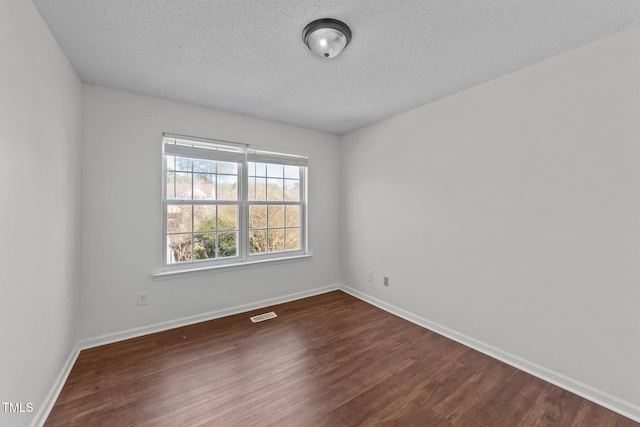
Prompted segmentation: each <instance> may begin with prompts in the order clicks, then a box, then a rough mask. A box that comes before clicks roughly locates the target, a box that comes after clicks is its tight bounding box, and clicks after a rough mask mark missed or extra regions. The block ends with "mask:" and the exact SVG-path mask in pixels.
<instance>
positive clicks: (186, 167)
mask: <svg viewBox="0 0 640 427" xmlns="http://www.w3.org/2000/svg"><path fill="white" fill-rule="evenodd" d="M192 163H193V162H192V161H191V159H190V158H188V157H176V170H177V171H180V172H191V164H192Z"/></svg>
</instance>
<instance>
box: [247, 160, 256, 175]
mask: <svg viewBox="0 0 640 427" xmlns="http://www.w3.org/2000/svg"><path fill="white" fill-rule="evenodd" d="M247 176H256V164H255V162H247Z"/></svg>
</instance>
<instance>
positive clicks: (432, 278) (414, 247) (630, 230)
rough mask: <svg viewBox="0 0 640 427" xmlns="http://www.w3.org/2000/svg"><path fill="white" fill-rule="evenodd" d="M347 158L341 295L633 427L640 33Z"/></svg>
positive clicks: (550, 66) (439, 111)
mask: <svg viewBox="0 0 640 427" xmlns="http://www.w3.org/2000/svg"><path fill="white" fill-rule="evenodd" d="M425 78H428V76H425ZM341 152H342V156H343V163H342V179H343V183H344V184H343V185H342V187H341V188H342V195H341V212H342V215H341V216H342V219H343V222H342V224H341V227H342V239H341V245H342V254H343V260H342V274H341V279H342V282H343V283H344V284H345V285H347V286H349V287H351V288H353V289H354V290H356V291H357V292H362V293H363V294H365V295H367V296H368V297H373V298H377V299H378V300H380V301H381V302H383V303H385V304H390V305H393V306H395V307H397V308H399V309H402V310H406V311H407V312H409V313H411V314H412V315H415V316H417V317H421V318H423V319H426V320H427V321H428V322H431V323H433V324H436V325H441V326H442V327H443V328H445V329H447V330H449V331H451V332H453V333H455V334H459V335H458V336H460V337H465V336H466V337H468V338H469V339H470V340H471V341H475V342H476V343H482V344H483V345H484V347H485V348H487V349H491V348H493V349H494V350H496V351H497V352H498V353H501V354H503V355H505V354H506V355H510V356H513V357H512V360H520V361H521V362H522V361H524V362H527V363H525V364H527V365H528V366H529V367H530V368H533V370H534V371H535V370H536V369H538V368H539V369H538V371H539V372H541V373H543V374H545V375H547V376H552V377H554V378H555V379H556V380H558V381H559V382H564V384H565V385H569V386H571V387H573V388H574V389H577V390H578V391H581V392H584V393H590V394H591V395H592V396H595V397H596V398H597V399H600V401H602V402H604V403H606V404H610V405H613V406H616V407H617V408H618V409H620V408H622V409H623V410H625V411H627V413H629V414H632V415H634V416H635V417H640V385H639V384H640V369H639V368H638V361H639V360H640V28H635V29H632V30H630V31H626V32H623V33H619V34H617V35H615V36H612V37H610V38H607V39H604V40H601V41H599V42H597V43H595V44H592V45H589V46H587V47H584V48H581V49H579V50H576V51H573V52H570V53H567V54H564V55H562V56H559V57H555V58H552V59H550V60H547V61H544V62H542V63H539V64H537V65H535V66H533V67H530V68H527V69H524V70H521V71H518V72H516V73H513V74H511V75H508V76H505V77H502V78H499V79H497V80H495V81H492V82H490V83H487V84H484V85H481V86H478V87H476V88H473V89H470V90H467V91H465V92H462V93H459V94H456V95H455V96H451V97H449V98H446V99H443V100H441V101H439V102H436V103H433V104H431V105H427V106H424V107H421V108H418V109H415V110H412V111H409V112H407V113H404V114H402V115H399V116H397V117H394V118H391V119H388V120H386V121H383V122H380V123H377V124H374V125H372V126H369V127H366V128H364V129H361V130H358V131H355V132H352V133H349V134H347V135H345V136H344V140H343V146H342V151H341ZM367 270H372V271H373V273H374V281H373V282H368V281H367V278H366V272H367ZM383 275H387V276H389V277H390V287H388V288H385V287H383V286H382V284H381V281H382V279H381V277H382V276H383ZM518 358H520V359H518ZM536 366H537V368H536Z"/></svg>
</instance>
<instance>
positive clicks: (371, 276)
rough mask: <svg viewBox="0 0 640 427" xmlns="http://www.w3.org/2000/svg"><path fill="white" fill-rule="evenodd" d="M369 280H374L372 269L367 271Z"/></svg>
mask: <svg viewBox="0 0 640 427" xmlns="http://www.w3.org/2000/svg"><path fill="white" fill-rule="evenodd" d="M367 280H368V281H369V282H370V281H372V280H373V273H372V272H370V271H367Z"/></svg>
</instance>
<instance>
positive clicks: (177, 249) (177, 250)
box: [167, 234, 191, 264]
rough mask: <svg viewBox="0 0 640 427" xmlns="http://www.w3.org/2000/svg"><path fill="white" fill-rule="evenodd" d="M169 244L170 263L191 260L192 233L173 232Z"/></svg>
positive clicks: (168, 240)
mask: <svg viewBox="0 0 640 427" xmlns="http://www.w3.org/2000/svg"><path fill="white" fill-rule="evenodd" d="M167 246H168V248H167V251H168V252H169V253H168V254H167V255H168V256H167V258H168V260H167V262H168V263H169V264H173V263H176V262H185V261H191V234H171V235H169V236H167Z"/></svg>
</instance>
